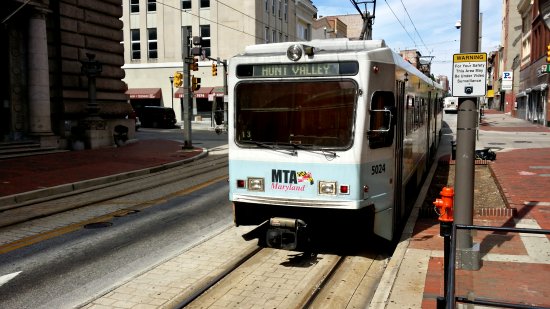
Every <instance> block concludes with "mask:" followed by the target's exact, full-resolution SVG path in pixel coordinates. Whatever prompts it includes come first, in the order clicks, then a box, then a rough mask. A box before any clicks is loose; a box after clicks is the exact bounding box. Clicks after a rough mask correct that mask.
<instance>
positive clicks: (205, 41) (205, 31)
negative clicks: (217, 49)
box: [200, 25, 211, 57]
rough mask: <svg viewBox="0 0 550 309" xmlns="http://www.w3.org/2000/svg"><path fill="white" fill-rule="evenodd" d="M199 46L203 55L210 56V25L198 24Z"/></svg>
mask: <svg viewBox="0 0 550 309" xmlns="http://www.w3.org/2000/svg"><path fill="white" fill-rule="evenodd" d="M200 27H201V28H200V31H201V33H200V37H201V39H202V42H201V47H202V50H203V53H204V55H205V56H207V57H210V55H211V54H210V25H201V26H200Z"/></svg>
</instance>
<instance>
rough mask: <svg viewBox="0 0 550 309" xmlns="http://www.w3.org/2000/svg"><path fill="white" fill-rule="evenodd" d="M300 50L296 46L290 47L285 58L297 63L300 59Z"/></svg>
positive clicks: (298, 46)
mask: <svg viewBox="0 0 550 309" xmlns="http://www.w3.org/2000/svg"><path fill="white" fill-rule="evenodd" d="M302 53H303V51H302V48H301V47H300V45H298V44H294V45H290V47H289V48H288V49H287V50H286V56H287V57H288V59H290V60H292V61H298V60H300V58H302Z"/></svg>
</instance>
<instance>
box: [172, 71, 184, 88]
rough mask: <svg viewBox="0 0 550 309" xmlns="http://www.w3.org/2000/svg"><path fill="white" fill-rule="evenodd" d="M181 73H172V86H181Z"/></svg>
mask: <svg viewBox="0 0 550 309" xmlns="http://www.w3.org/2000/svg"><path fill="white" fill-rule="evenodd" d="M182 78H183V74H181V72H176V73H174V87H181V85H182V84H183V80H182Z"/></svg>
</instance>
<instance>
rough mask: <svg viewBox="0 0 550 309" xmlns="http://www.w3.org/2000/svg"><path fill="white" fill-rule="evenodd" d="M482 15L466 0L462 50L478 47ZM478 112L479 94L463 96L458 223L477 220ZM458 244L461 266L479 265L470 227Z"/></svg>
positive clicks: (476, 0)
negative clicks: (475, 203) (469, 231)
mask: <svg viewBox="0 0 550 309" xmlns="http://www.w3.org/2000/svg"><path fill="white" fill-rule="evenodd" d="M478 18H479V0H474V1H472V0H462V16H461V23H462V25H461V31H460V52H461V53H468V52H477V51H478V46H477V44H478V42H479V41H478V39H479V38H478V34H479V28H478V27H479V21H478ZM477 113H478V112H477V106H476V100H475V98H473V97H468V98H459V100H458V115H457V117H458V119H457V138H456V167H455V170H456V173H455V209H456V211H455V222H456V223H457V224H465V225H471V224H473V208H474V207H473V205H474V203H473V202H474V163H475V141H476V139H475V138H476V122H477V118H478V114H477ZM457 244H458V251H459V253H460V256H461V258H460V267H462V268H465V269H472V270H474V269H479V267H480V266H479V262H480V260H479V246H477V248H474V246H473V242H472V236H471V235H470V234H469V233H468V231H461V233H459V234H458V237H457ZM476 252H477V255H476ZM476 256H477V257H476Z"/></svg>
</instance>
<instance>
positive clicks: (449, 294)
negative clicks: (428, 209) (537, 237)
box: [445, 224, 550, 309]
mask: <svg viewBox="0 0 550 309" xmlns="http://www.w3.org/2000/svg"><path fill="white" fill-rule="evenodd" d="M458 229H463V230H482V231H492V232H512V233H525V234H542V235H550V230H543V229H526V228H508V227H492V226H478V225H463V224H453V227H452V233H451V252H450V254H449V255H450V257H449V259H448V265H445V267H448V269H449V272H448V275H447V276H448V278H446V281H447V282H446V283H447V284H445V286H446V291H445V307H446V308H447V309H451V308H455V306H456V303H457V302H460V303H464V304H473V305H483V306H489V307H500V308H530V309H531V308H541V309H542V308H544V309H549V308H550V307H538V306H530V305H524V304H519V303H507V302H500V301H495V300H490V299H480V298H475V299H473V300H472V299H470V298H465V297H456V296H455V264H456V233H457V232H456V231H457V230H458ZM510 279H512V278H510ZM546 284H548V282H547V283H544V282H541V285H546Z"/></svg>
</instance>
